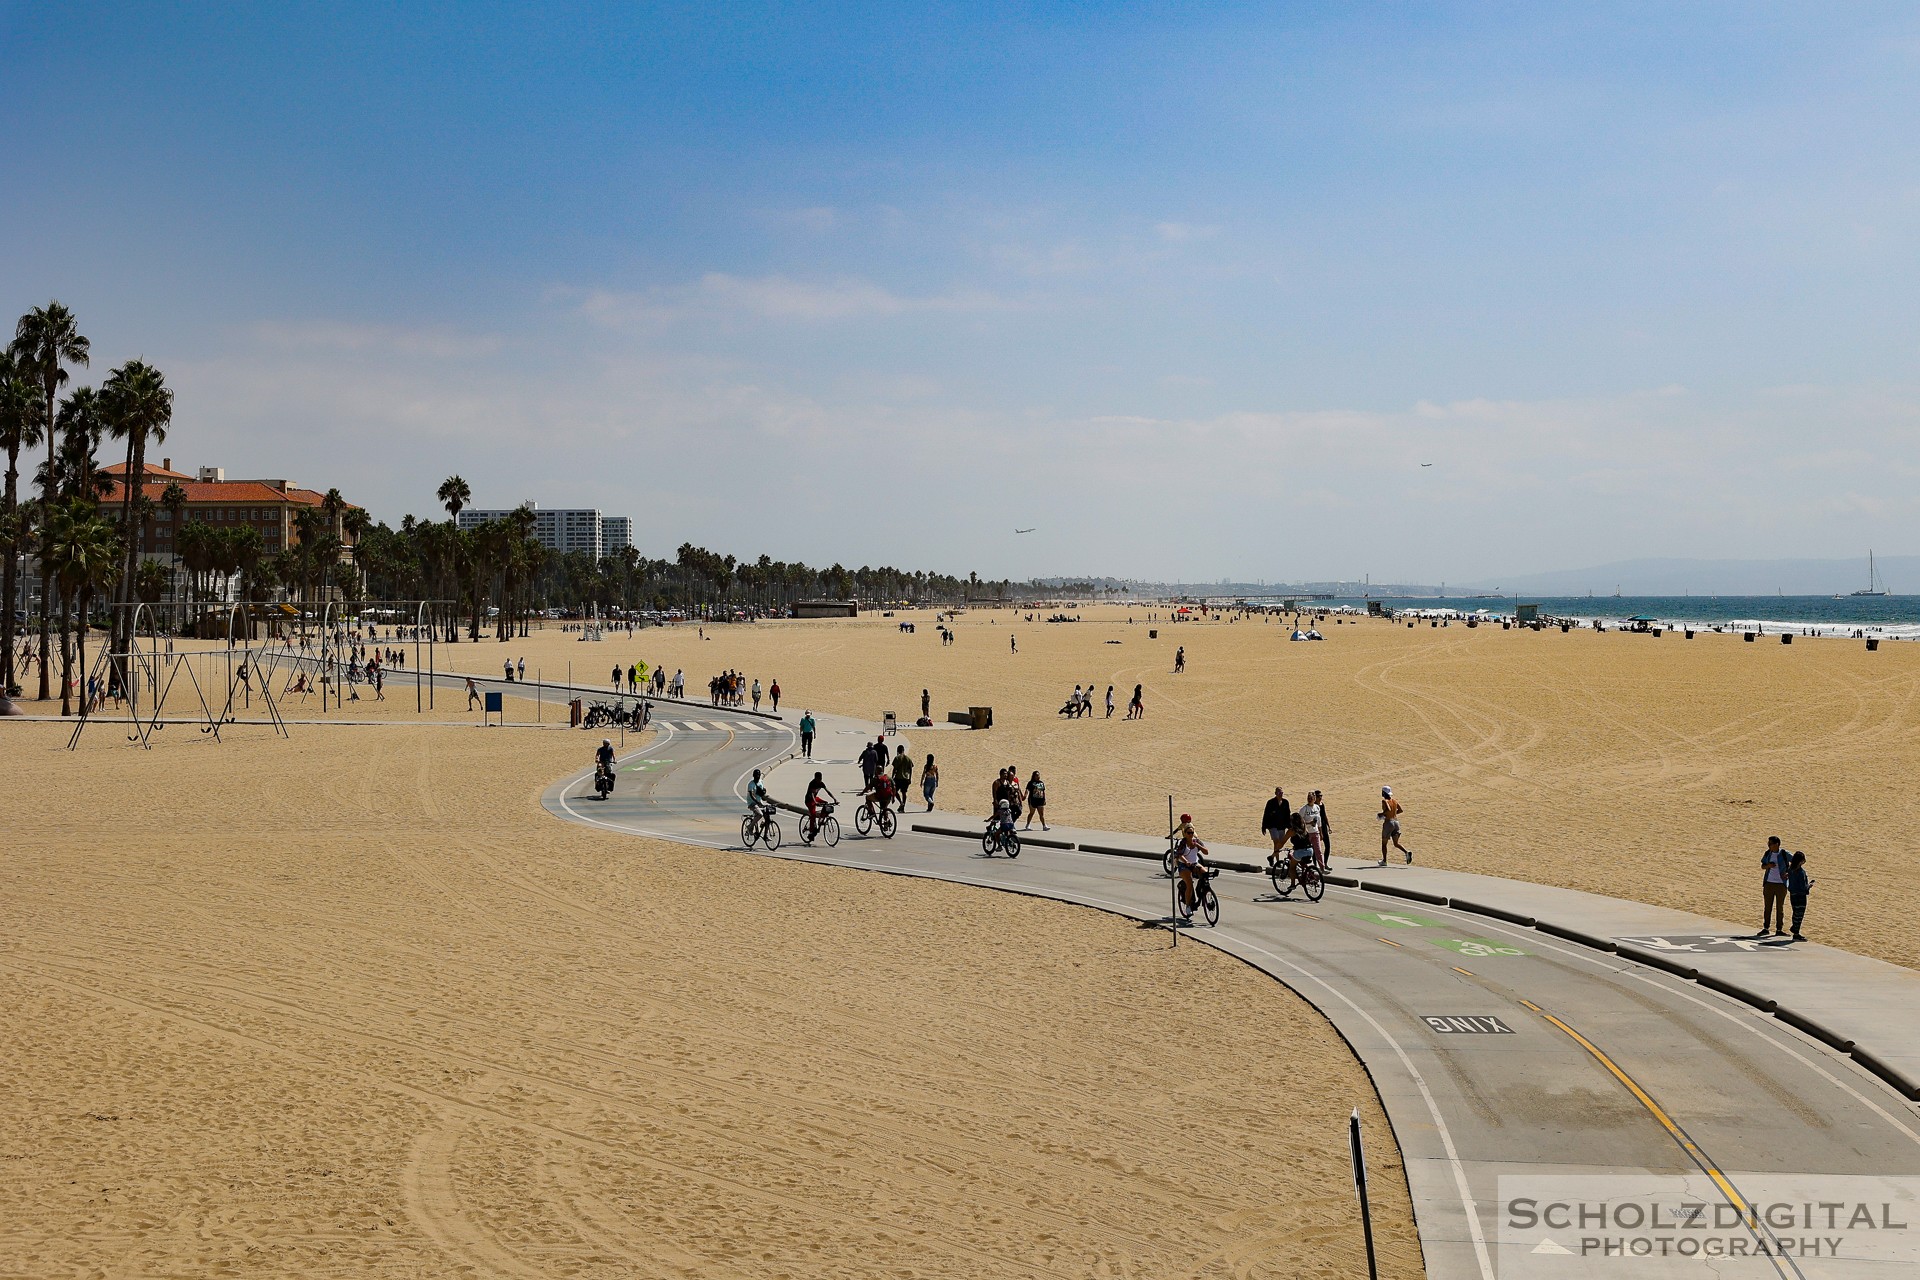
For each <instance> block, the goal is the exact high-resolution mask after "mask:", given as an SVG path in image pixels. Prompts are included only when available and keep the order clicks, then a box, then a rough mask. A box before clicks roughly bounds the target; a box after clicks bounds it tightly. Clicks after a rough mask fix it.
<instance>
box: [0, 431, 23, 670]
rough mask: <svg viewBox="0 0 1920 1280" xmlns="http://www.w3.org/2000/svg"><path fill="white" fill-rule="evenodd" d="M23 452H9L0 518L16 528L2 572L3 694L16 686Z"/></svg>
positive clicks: (0, 651) (0, 637)
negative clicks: (11, 521) (10, 520)
mask: <svg viewBox="0 0 1920 1280" xmlns="http://www.w3.org/2000/svg"><path fill="white" fill-rule="evenodd" d="M19 481H20V451H19V450H18V449H10V450H8V451H7V488H6V505H5V506H4V507H0V514H4V515H8V516H12V517H13V519H14V526H13V528H12V530H11V532H12V534H13V536H14V541H13V544H12V545H11V546H10V547H9V548H8V549H7V563H6V567H5V568H4V569H0V693H3V692H7V691H9V690H11V689H12V688H13V686H14V669H13V642H14V622H13V608H14V605H13V602H14V598H15V595H16V593H18V591H19V589H20V549H21V548H20V533H21V526H20V523H19V517H20V502H19V498H20V486H19Z"/></svg>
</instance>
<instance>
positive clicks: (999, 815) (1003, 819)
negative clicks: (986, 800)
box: [992, 796, 1013, 836]
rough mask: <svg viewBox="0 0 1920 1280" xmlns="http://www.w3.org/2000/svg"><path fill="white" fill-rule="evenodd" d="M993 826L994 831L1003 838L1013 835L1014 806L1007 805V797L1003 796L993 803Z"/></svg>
mask: <svg viewBox="0 0 1920 1280" xmlns="http://www.w3.org/2000/svg"><path fill="white" fill-rule="evenodd" d="M992 825H993V829H994V830H995V831H998V832H999V833H1000V834H1001V835H1002V836H1010V835H1012V834H1013V806H1012V805H1010V804H1008V803H1007V798H1006V797H1005V796H1001V797H1000V798H999V799H998V800H995V801H994V802H993V822H992Z"/></svg>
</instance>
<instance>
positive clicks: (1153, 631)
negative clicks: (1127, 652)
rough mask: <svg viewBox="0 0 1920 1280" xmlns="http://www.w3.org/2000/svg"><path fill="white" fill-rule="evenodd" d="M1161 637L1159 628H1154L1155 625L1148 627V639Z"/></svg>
mask: <svg viewBox="0 0 1920 1280" xmlns="http://www.w3.org/2000/svg"><path fill="white" fill-rule="evenodd" d="M1159 638H1160V632H1159V630H1158V629H1157V628H1154V627H1149V628H1147V639H1149V640H1158V639H1159Z"/></svg>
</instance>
